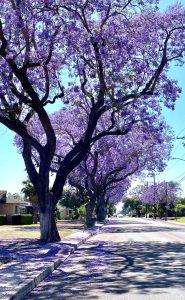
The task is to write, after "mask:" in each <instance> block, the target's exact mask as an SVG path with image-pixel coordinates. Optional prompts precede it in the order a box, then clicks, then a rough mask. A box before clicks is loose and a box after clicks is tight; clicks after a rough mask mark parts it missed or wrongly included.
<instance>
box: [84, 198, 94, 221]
mask: <svg viewBox="0 0 185 300" xmlns="http://www.w3.org/2000/svg"><path fill="white" fill-rule="evenodd" d="M85 207H86V222H85V224H86V226H87V227H92V226H94V224H95V218H93V211H94V207H95V203H94V201H89V202H88V203H87V204H86V206H85Z"/></svg>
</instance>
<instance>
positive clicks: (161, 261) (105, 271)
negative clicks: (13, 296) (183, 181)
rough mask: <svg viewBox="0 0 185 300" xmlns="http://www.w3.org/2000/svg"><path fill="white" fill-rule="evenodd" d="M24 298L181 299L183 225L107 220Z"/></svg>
mask: <svg viewBox="0 0 185 300" xmlns="http://www.w3.org/2000/svg"><path fill="white" fill-rule="evenodd" d="M25 299H27V300H36V299H37V300H45V299H55V300H59V299H60V300H64V299H69V300H78V299H79V300H82V299H83V300H86V299H88V300H89V299H90V300H91V299H92V300H96V299H97V300H99V299H101V300H105V299H108V300H109V299H110V300H120V299H123V300H154V299H155V300H165V299H166V300H167V299H168V300H184V299H185V226H182V225H173V224H168V223H165V222H158V221H147V220H143V219H142V220H140V219H134V218H122V219H113V220H111V221H110V222H109V223H108V224H107V225H106V226H104V227H103V229H102V230H101V231H100V232H99V234H98V235H96V236H94V237H92V238H91V239H90V240H88V242H86V243H85V244H84V245H82V246H81V247H80V248H78V250H77V251H75V253H74V254H73V255H71V257H70V258H69V259H68V260H67V261H66V262H65V263H64V264H62V265H61V266H60V267H59V268H58V269H57V270H56V271H54V272H53V273H52V275H50V276H49V277H48V278H47V279H46V280H45V281H43V282H42V283H41V284H40V285H39V286H38V287H37V288H36V289H35V290H34V291H32V293H31V294H30V295H29V296H27V297H26V298H25Z"/></svg>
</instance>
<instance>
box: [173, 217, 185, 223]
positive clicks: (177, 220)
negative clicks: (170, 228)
mask: <svg viewBox="0 0 185 300" xmlns="http://www.w3.org/2000/svg"><path fill="white" fill-rule="evenodd" d="M173 221H176V222H179V223H185V217H180V218H174V219H173Z"/></svg>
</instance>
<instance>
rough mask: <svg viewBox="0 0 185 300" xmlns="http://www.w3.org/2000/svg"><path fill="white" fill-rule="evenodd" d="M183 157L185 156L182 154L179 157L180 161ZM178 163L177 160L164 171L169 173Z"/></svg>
mask: <svg viewBox="0 0 185 300" xmlns="http://www.w3.org/2000/svg"><path fill="white" fill-rule="evenodd" d="M183 157H185V154H183V155H182V156H181V157H179V158H180V159H181V158H183ZM179 162H180V160H177V161H176V162H175V163H174V164H173V165H172V166H171V167H168V168H167V169H166V170H165V171H170V170H171V169H173V168H174V167H175V166H176V165H177V164H178V163H179Z"/></svg>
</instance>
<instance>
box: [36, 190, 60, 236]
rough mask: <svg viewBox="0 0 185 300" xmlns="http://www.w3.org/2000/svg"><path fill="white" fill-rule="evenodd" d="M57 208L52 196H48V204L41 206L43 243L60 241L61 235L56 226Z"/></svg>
mask: <svg viewBox="0 0 185 300" xmlns="http://www.w3.org/2000/svg"><path fill="white" fill-rule="evenodd" d="M45 200H46V199H45ZM55 208H56V205H55V202H54V201H53V199H52V197H51V195H48V197H47V202H45V204H44V205H42V204H40V207H39V218H40V232H41V236H40V239H41V241H43V242H57V241H59V240H60V235H59V233H58V229H57V225H56V218H55Z"/></svg>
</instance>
